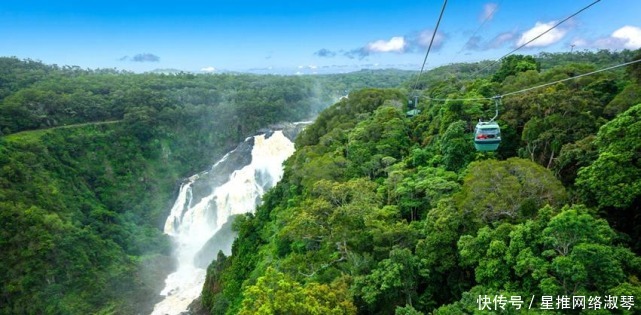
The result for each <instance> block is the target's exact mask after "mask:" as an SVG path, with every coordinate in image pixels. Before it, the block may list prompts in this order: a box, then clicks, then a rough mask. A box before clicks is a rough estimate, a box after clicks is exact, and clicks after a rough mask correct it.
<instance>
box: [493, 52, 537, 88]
mask: <svg viewBox="0 0 641 315" xmlns="http://www.w3.org/2000/svg"><path fill="white" fill-rule="evenodd" d="M528 70H536V71H540V70H541V65H540V64H539V63H538V62H537V61H536V60H535V59H534V57H532V56H523V55H510V56H507V57H506V58H505V59H503V60H502V61H501V67H500V68H499V70H498V71H497V72H496V73H495V74H494V76H493V77H492V81H494V82H503V80H505V78H507V77H508V76H511V75H516V74H517V73H519V72H525V71H528Z"/></svg>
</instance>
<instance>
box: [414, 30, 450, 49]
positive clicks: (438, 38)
mask: <svg viewBox="0 0 641 315" xmlns="http://www.w3.org/2000/svg"><path fill="white" fill-rule="evenodd" d="M432 34H434V30H423V31H422V32H421V33H420V34H418V38H417V43H418V45H419V46H422V47H425V48H427V47H428V46H429V45H430V41H431V40H432ZM443 42H445V35H444V34H443V33H441V32H436V35H434V42H433V43H432V47H433V48H439V47H441V45H442V44H443Z"/></svg>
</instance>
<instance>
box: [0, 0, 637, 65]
mask: <svg viewBox="0 0 641 315" xmlns="http://www.w3.org/2000/svg"><path fill="white" fill-rule="evenodd" d="M592 2H594V0H518V1H517V0H492V1H481V0H479V1H477V0H468V1H463V0H458V1H457V0H449V1H448V5H447V8H446V10H445V14H444V16H443V20H442V22H441V25H440V27H439V32H438V35H437V38H436V40H435V46H434V48H433V50H432V52H431V53H430V56H429V58H428V60H427V68H428V69H429V68H433V67H436V66H439V65H443V64H448V63H452V62H461V61H479V60H483V59H497V58H499V57H501V56H503V55H505V54H506V53H508V52H509V51H511V50H512V49H514V48H515V47H517V46H519V44H520V43H524V42H526V41H527V40H528V39H531V38H533V37H534V36H536V35H538V34H540V33H541V32H543V31H544V30H546V29H548V28H549V27H550V26H552V25H554V24H555V23H556V22H558V21H561V20H562V19H564V18H566V17H568V16H570V15H571V14H573V13H575V12H576V11H578V10H580V9H581V8H583V7H585V6H587V5H589V4H590V3H592ZM442 4H443V2H442V1H441V0H427V1H426V0H422V1H418V0H396V1H394V0H384V1H383V0H368V1H364V0H354V1H350V0H343V1H335V0H324V1H320V0H308V1H252V0H237V1H233V0H225V1H217V0H210V1H193V0H182V1H161V0H157V1H147V0H144V1H136V0H129V1H123V0H111V1H92V0H84V1H51V0H49V1H33V0H2V1H0V56H16V57H18V58H30V59H35V60H41V61H43V62H45V63H48V64H58V65H77V66H80V67H82V68H117V69H124V70H130V71H135V72H144V71H151V70H154V69H167V68H171V69H179V70H184V71H194V72H220V71H249V72H258V73H282V74H295V73H305V74H308V73H327V72H345V71H353V70H358V69H361V68H390V67H395V68H402V69H411V70H418V69H420V65H421V63H422V61H423V58H424V56H425V52H426V49H427V43H428V42H429V39H430V37H431V35H432V30H433V29H434V26H435V24H436V20H437V18H438V14H439V12H440V9H441V6H442ZM572 45H574V46H572ZM640 47H641V1H639V0H601V1H600V2H598V3H596V4H595V5H594V6H592V7H591V8H590V9H588V10H586V11H584V12H582V13H581V14H579V15H578V16H576V17H575V18H573V19H571V20H570V21H568V22H566V23H564V24H562V26H560V27H559V28H557V29H555V30H553V31H552V32H550V33H548V34H546V35H545V36H544V37H542V38H540V39H539V40H537V41H535V42H533V43H532V44H531V45H529V46H528V47H526V48H524V49H521V50H519V52H518V53H523V54H536V53H538V52H541V51H548V52H556V51H570V50H571V49H575V50H584V49H589V50H594V49H612V50H620V49H624V48H628V49H637V48H640Z"/></svg>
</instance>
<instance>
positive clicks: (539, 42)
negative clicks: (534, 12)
mask: <svg viewBox="0 0 641 315" xmlns="http://www.w3.org/2000/svg"><path fill="white" fill-rule="evenodd" d="M555 24H556V21H550V22H536V24H535V25H534V27H532V28H531V29H529V30H527V31H525V32H523V34H521V37H520V38H519V40H518V41H517V42H516V45H517V46H521V45H524V44H525V43H527V42H529V41H531V40H533V39H534V38H536V37H537V36H539V35H540V34H542V33H543V32H545V31H547V30H549V29H550V28H552V27H553V26H554V25H555ZM566 34H567V30H566V29H563V28H559V27H557V28H555V29H552V30H551V31H549V32H547V33H545V34H544V35H542V36H541V37H539V38H537V39H536V40H534V41H533V42H531V43H529V44H527V45H526V47H546V46H550V45H552V44H555V43H558V42H559V41H560V40H562V39H563V37H565V35H566Z"/></svg>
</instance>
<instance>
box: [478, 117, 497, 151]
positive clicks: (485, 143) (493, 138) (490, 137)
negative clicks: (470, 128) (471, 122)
mask: <svg viewBox="0 0 641 315" xmlns="http://www.w3.org/2000/svg"><path fill="white" fill-rule="evenodd" d="M499 143H501V128H500V127H499V124H498V123H496V121H493V120H491V121H479V122H478V124H476V128H475V129H474V147H475V148H476V150H478V151H496V149H498V148H499Z"/></svg>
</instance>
